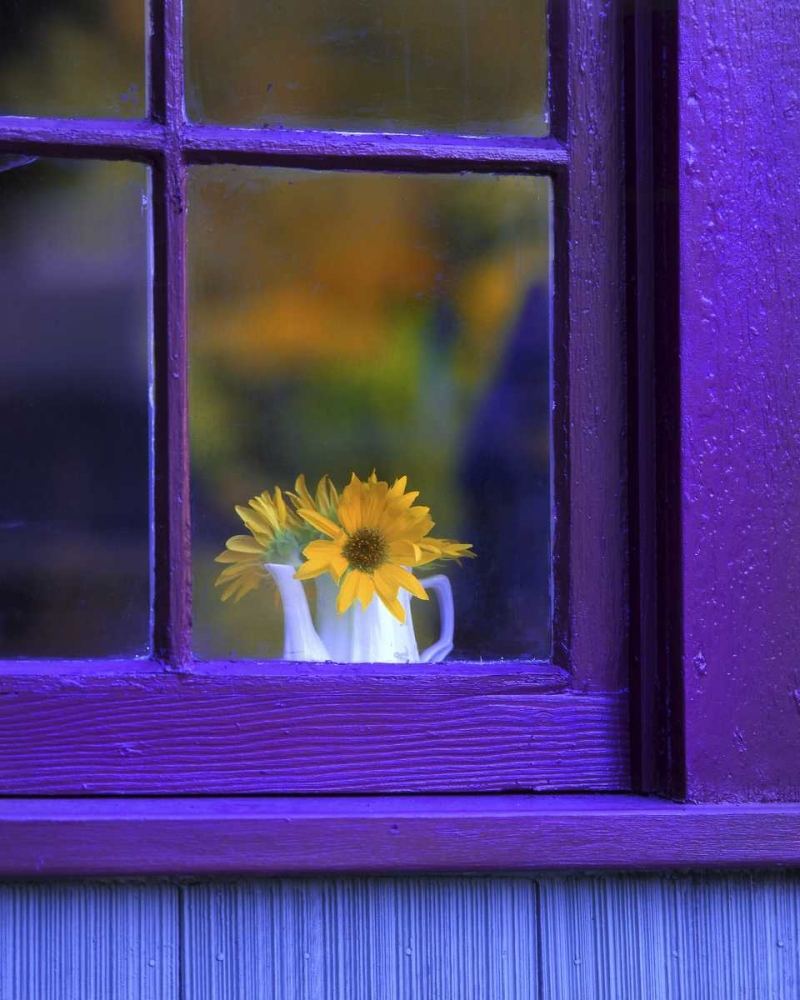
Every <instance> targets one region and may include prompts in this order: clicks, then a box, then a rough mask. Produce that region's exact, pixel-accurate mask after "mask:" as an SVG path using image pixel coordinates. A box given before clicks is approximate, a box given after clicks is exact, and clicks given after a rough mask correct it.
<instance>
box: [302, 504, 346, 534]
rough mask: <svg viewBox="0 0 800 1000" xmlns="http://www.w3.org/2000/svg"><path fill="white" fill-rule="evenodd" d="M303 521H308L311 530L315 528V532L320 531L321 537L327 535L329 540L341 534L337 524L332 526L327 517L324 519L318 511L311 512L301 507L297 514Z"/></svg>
mask: <svg viewBox="0 0 800 1000" xmlns="http://www.w3.org/2000/svg"><path fill="white" fill-rule="evenodd" d="M297 513H298V514H299V515H300V517H302V518H303V520H304V521H308V523H309V524H310V525H311V527H312V528H316V529H317V531H321V532H322V534H323V535H328V536H329V537H330V538H336V536H337V535H340V534H341V533H342V529H341V528H340V527H339V525H338V524H334V523H333V521H331V519H330V518H329V517H325V515H324V514H320V513H319V511H316V510H311V509H309V508H307V507H301V508H300V509H299V510H298V512H297Z"/></svg>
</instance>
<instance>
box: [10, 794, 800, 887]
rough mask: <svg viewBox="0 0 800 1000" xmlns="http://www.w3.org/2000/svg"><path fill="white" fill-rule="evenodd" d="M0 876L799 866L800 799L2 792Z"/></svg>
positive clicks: (291, 873)
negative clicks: (24, 795) (11, 795)
mask: <svg viewBox="0 0 800 1000" xmlns="http://www.w3.org/2000/svg"><path fill="white" fill-rule="evenodd" d="M0 834H1V835H2V843H3V850H2V852H0V878H9V877H12V878H44V877H54V876H92V877H103V876H124V875H153V876H155V875H173V876H175V875H178V876H181V875H183V876H200V875H204V876H208V875H311V874H318V873H325V874H331V873H340V874H343V873H348V872H352V873H361V874H373V873H374V874H387V873H410V872H446V871H454V872H456V871H458V872H463V871H469V872H482V871H498V870H499V871H509V870H514V871H530V870H534V871H535V870H543V869H548V868H549V869H560V870H564V871H586V870H589V869H596V870H619V871H624V870H633V869H637V870H640V869H642V868H700V867H713V868H757V867H770V868H775V867H789V866H796V865H798V864H799V863H800V804H797V803H751V804H747V805H731V804H727V805H682V804H678V803H673V802H664V801H660V800H653V799H642V798H640V797H637V796H629V795H615V796H603V795H574V796H573V795H570V796H557V795H552V796H550V795H544V796H542V795H514V796H509V795H493V796H450V795H448V796H410V797H405V796H399V797H398V796H392V797H386V796H380V797H377V798H376V797H356V798H337V797H333V798H304V799H285V798H273V799H265V798H199V799H191V798H183V799H164V798H158V799H129V800H121V799H55V800H53V799H39V800H36V799H10V800H9V799H7V800H0Z"/></svg>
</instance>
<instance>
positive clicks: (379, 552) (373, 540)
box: [342, 528, 386, 573]
mask: <svg viewBox="0 0 800 1000" xmlns="http://www.w3.org/2000/svg"><path fill="white" fill-rule="evenodd" d="M342 555H343V556H344V557H345V559H346V560H347V561H348V562H349V563H350V565H351V566H352V567H353V569H359V570H361V572H362V573H374V572H375V570H376V569H378V567H379V566H382V565H383V564H384V563H385V562H386V538H385V537H384V535H383V533H382V532H380V531H378V530H377V529H376V528H359V529H358V530H357V531H354V532H353V534H352V535H351V536H350V537H349V538H348V539H347V541H346V542H345V544H344V546H343V547H342Z"/></svg>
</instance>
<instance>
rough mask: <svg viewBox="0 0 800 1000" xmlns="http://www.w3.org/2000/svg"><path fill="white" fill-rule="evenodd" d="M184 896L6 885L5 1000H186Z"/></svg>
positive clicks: (85, 886) (122, 887) (0, 907)
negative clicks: (181, 915) (181, 923)
mask: <svg viewBox="0 0 800 1000" xmlns="http://www.w3.org/2000/svg"><path fill="white" fill-rule="evenodd" d="M178 892H179V890H178V888H177V887H176V886H172V885H168V884H166V883H146V884H130V883H128V884H114V883H100V882H90V883H82V882H66V883H57V882H56V883H47V884H38V885H30V884H25V883H19V884H15V885H0V1000H182V998H181V997H180V994H179V989H178V986H179V971H178V966H179V958H180V954H179V948H180V936H179V919H178V917H179V911H178Z"/></svg>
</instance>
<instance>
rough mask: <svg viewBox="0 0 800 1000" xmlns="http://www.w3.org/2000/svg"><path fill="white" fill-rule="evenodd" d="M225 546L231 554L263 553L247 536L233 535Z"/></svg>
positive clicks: (256, 543) (252, 539) (257, 544)
mask: <svg viewBox="0 0 800 1000" xmlns="http://www.w3.org/2000/svg"><path fill="white" fill-rule="evenodd" d="M225 544H226V545H227V546H228V548H229V549H230V550H231V551H232V552H252V553H253V554H258V553H260V552H262V551H263V549H262V546H261V545H259V543H258V542H257V541H256V540H255V538H251V537H250V536H249V535H234V536H233V538H229V539H228V541H227V542H225Z"/></svg>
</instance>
